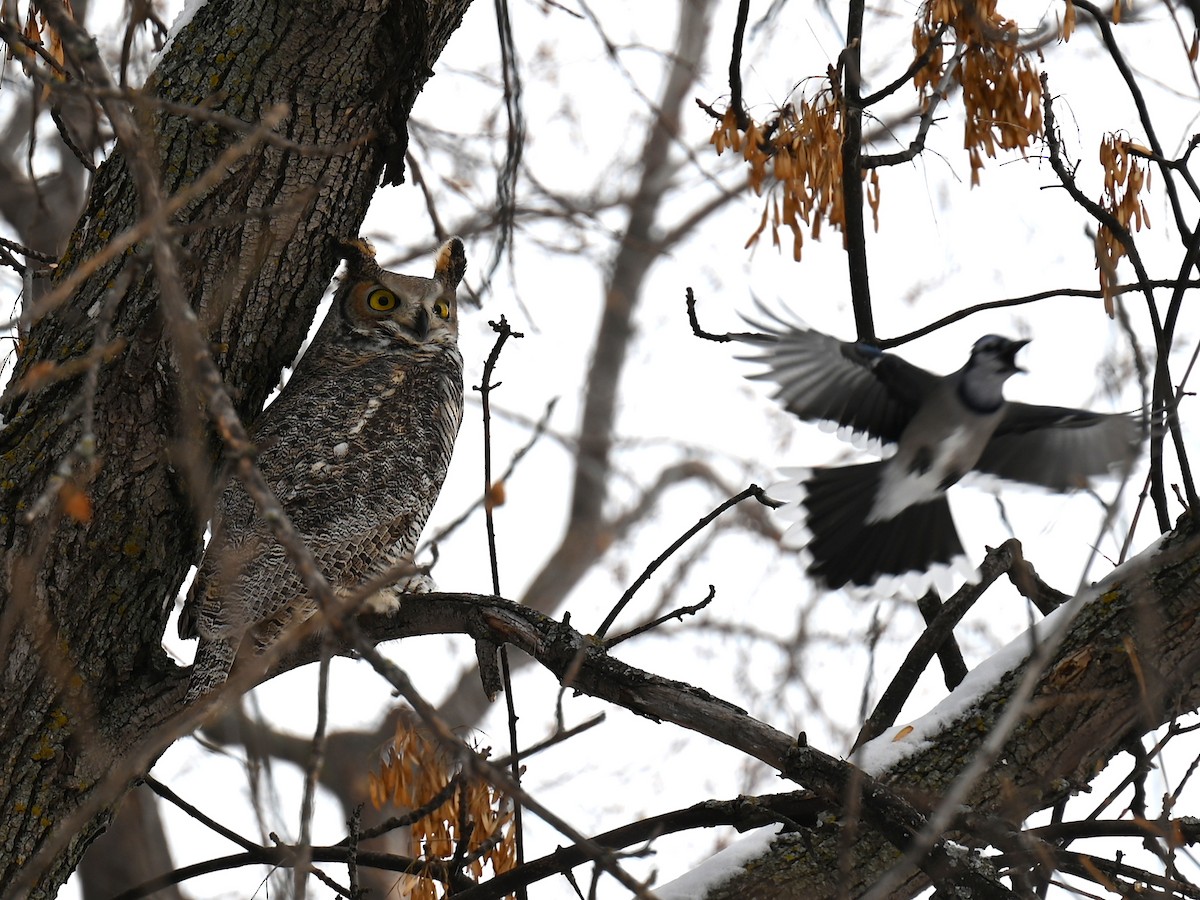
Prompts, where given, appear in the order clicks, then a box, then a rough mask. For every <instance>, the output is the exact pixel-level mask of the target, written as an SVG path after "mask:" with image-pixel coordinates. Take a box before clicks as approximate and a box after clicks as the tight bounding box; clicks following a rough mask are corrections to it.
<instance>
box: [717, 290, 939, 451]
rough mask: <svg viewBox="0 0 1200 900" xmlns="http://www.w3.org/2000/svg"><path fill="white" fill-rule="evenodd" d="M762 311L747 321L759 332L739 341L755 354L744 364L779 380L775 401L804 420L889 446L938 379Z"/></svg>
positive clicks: (759, 375) (761, 376) (758, 375)
mask: <svg viewBox="0 0 1200 900" xmlns="http://www.w3.org/2000/svg"><path fill="white" fill-rule="evenodd" d="M759 309H760V312H761V314H762V315H763V316H765V317H767V318H765V319H764V318H757V319H755V318H749V317H745V318H746V322H747V323H748V324H750V325H751V326H752V327H754V328H756V329H758V333H757V334H741V335H738V336H737V337H738V339H739V340H741V341H744V342H746V343H750V344H754V345H755V347H756V348H757V352H756V353H755V354H753V355H746V356H741V357H739V359H745V360H750V361H753V362H760V363H763V364H765V365H766V366H767V369H766V371H764V372H758V373H756V374H754V375H751V376H750V377H751V378H753V379H756V380H763V381H773V382H775V383H776V384H777V385H778V390H777V391H776V392H775V399H776V400H778V401H779V402H780V403H781V404H782V405H783V406H784V408H785V409H787V410H788V412H790V413H792V414H793V415H796V416H799V417H800V418H801V419H804V420H805V421H810V422H833V423H836V424H837V425H839V426H842V427H845V428H848V429H850V430H851V431H852V432H855V433H859V434H866V435H869V436H870V437H872V438H876V439H877V440H879V441H882V442H883V443H885V444H892V443H896V442H897V441H899V439H900V434H901V432H903V431H904V428H905V426H907V425H908V423H909V421H910V420H911V419H912V417H913V415H914V414H915V412H916V410H917V407H919V406H920V405H921V402H922V400H923V399H924V398H925V397H926V396H927V395H928V394H929V393H930V392H931V391H932V390H933V389H934V388H935V387H936V386H937V384H938V382H939V381H941V378H940V376H937V375H934V374H933V373H932V372H927V371H925V370H924V369H921V368H918V367H917V366H914V365H913V364H912V363H909V362H906V361H904V360H903V359H901V358H900V357H898V356H893V355H892V354H890V353H884V352H883V351H881V350H878V349H876V348H875V347H872V346H870V345H868V344H862V343H851V342H848V341H840V340H838V339H837V338H834V337H830V336H829V335H827V334H822V333H821V332H819V331H812V330H811V329H808V328H803V327H800V326H799V325H797V324H795V323H790V322H786V321H784V320H783V319H781V318H779V317H778V316H777V315H775V314H774V313H771V312H770V311H768V310H766V309H763V308H762V307H760V308H759ZM768 319H769V320H768Z"/></svg>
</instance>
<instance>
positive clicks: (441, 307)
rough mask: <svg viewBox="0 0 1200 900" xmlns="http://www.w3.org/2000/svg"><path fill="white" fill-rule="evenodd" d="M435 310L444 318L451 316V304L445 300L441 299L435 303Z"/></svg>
mask: <svg viewBox="0 0 1200 900" xmlns="http://www.w3.org/2000/svg"><path fill="white" fill-rule="evenodd" d="M433 311H434V312H435V313H437V314H438V315H439V316H441V317H442V318H443V319H448V318H450V304H449V303H447V302H446V301H445V300H439V301H437V302H436V303H434V304H433Z"/></svg>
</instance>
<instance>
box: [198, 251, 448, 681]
mask: <svg viewBox="0 0 1200 900" xmlns="http://www.w3.org/2000/svg"><path fill="white" fill-rule="evenodd" d="M345 250H346V258H347V264H348V272H347V275H346V277H345V280H344V281H343V282H342V284H341V286H340V287H339V288H338V290H337V293H336V294H335V295H334V298H333V304H332V306H331V307H330V310H329V313H328V315H327V316H326V317H325V321H324V322H323V323H322V324H321V327H320V329H319V330H318V331H317V334H316V337H314V338H313V341H312V344H311V345H310V346H309V348H308V350H307V351H306V352H305V353H304V355H303V357H302V358H301V359H300V362H299V364H298V365H297V366H296V369H295V372H294V373H293V375H292V378H291V380H290V381H288V383H287V385H286V386H285V387H284V389H283V390H282V391H281V392H280V394H279V397H278V398H276V400H275V402H274V403H272V404H271V405H270V406H268V407H267V408H266V409H265V410H264V411H263V413H262V415H260V416H259V417H258V419H257V420H256V421H255V422H254V425H253V427H252V428H251V429H250V437H251V439H252V440H253V441H254V443H255V446H256V448H257V451H258V457H257V462H258V467H259V469H260V470H261V471H262V474H263V477H264V478H265V479H266V481H267V484H269V485H270V486H271V489H272V490H273V491H274V492H275V495H276V496H277V497H278V498H279V500H280V502H281V503H282V504H283V507H284V509H285V510H286V511H287V514H288V516H289V517H290V519H291V521H292V524H293V525H295V527H296V529H297V530H298V531H299V532H300V534H301V535H302V536H303V537H304V539H305V541H306V542H307V544H308V546H309V548H311V550H312V551H313V554H314V555H315V557H316V560H317V564H318V565H319V566H320V568H321V571H322V572H323V574H324V575H325V577H326V578H328V579H329V582H330V584H331V585H332V587H333V588H334V590H335V591H340V592H343V593H347V592H351V591H353V590H354V589H356V588H358V587H360V586H361V585H362V584H363V583H364V582H367V581H369V580H370V579H372V578H373V577H376V576H379V575H381V574H382V573H384V572H386V571H388V569H390V568H393V567H394V566H397V565H401V566H402V565H403V564H404V563H407V562H411V560H412V555H413V551H414V550H415V549H416V544H417V538H418V537H419V536H420V534H421V529H422V528H423V527H424V525H425V520H426V519H427V518H428V517H429V511H430V510H431V509H432V508H433V504H434V501H435V500H437V496H438V492H439V491H440V490H441V487H442V481H443V480H444V478H445V475H446V468H447V466H448V465H449V463H450V454H451V452H452V451H453V449H454V439H455V437H456V435H457V434H458V427H459V424H460V423H461V422H462V411H463V380H462V354H461V353H459V350H458V304H457V299H456V294H455V290H456V288H457V287H458V283H459V282H460V281H461V280H462V277H463V273H464V272H465V271H466V265H467V263H466V255H465V253H464V251H463V244H462V241H461V240H459V239H458V238H451V239H450V240H449V241H447V242H446V244H445V245H443V246H442V248H441V250H440V251H438V255H437V263H436V266H435V269H434V276H433V278H417V277H414V276H411V275H398V274H395V273H393V272H386V271H384V270H383V269H381V268H380V267H379V265H378V264H377V263H376V262H375V260H374V259H373V258H372V257H371V256H370V255H368V254H367V253H365V252H364V251H363V249H362V247H361V246H360V245H358V244H348V245H346V246H345ZM432 589H433V583H432V581H431V580H430V579H429V577H428V576H426V575H420V574H417V575H409V576H406V577H402V578H401V579H400V581H399V582H398V583H397V584H396V585H395V586H394V587H392V588H389V589H386V590H384V591H382V592H380V593H379V594H377V595H376V596H375V597H372V598H371V601H370V603H371V605H372V606H373V607H374V608H376V609H387V608H395V605H396V603H397V602H398V600H399V597H398V595H399V594H402V593H425V592H427V591H430V590H432ZM316 610H317V605H316V602H315V601H314V600H312V599H310V598H309V597H308V596H307V592H306V591H305V588H304V585H303V583H302V582H301V580H300V577H299V576H298V575H297V574H296V572H295V570H294V569H293V567H292V564H291V563H290V562H289V561H288V559H287V557H286V554H285V552H284V549H283V547H282V546H281V545H280V544H279V543H278V542H277V541H276V540H275V538H274V537H273V536H272V535H271V532H270V529H269V528H268V526H267V524H266V523H265V522H263V521H262V519H261V518H260V517H259V516H258V515H257V513H256V511H255V509H254V503H253V501H252V500H251V499H250V496H249V495H248V494H247V493H246V491H245V489H244V488H243V487H242V484H241V483H240V482H239V481H236V480H231V481H230V483H229V484H228V485H227V486H226V488H225V490H224V492H223V493H222V494H221V496H220V498H219V500H218V502H217V504H216V508H215V510H214V514H213V519H212V539H211V540H210V542H209V545H208V548H207V550H206V551H205V554H204V559H203V561H202V562H201V564H200V570H199V572H198V573H197V574H196V580H195V582H194V583H193V585H192V588H191V591H190V592H189V593H188V598H187V602H186V603H185V604H184V608H183V613H182V614H181V616H180V619H179V634H180V636H181V637H184V638H189V637H198V638H199V639H200V644H199V647H198V648H197V650H196V661H195V664H194V665H193V667H192V675H191V681H190V684H189V686H188V693H187V699H188V701H192V700H195V699H197V698H198V697H200V696H202V695H204V694H206V693H208V692H209V691H211V690H213V689H214V688H217V687H219V686H220V685H221V684H223V683H224V681H225V679H226V678H227V676H228V673H229V669H230V667H231V666H232V664H233V661H234V659H235V657H237V655H238V654H239V647H240V648H241V649H240V653H242V654H243V655H244V654H248V653H251V652H256V653H260V652H262V650H264V649H265V648H266V647H268V646H269V645H270V644H271V643H273V642H274V641H275V640H276V639H277V638H278V637H279V635H280V633H281V632H282V631H283V630H284V629H285V628H287V627H288V626H289V625H292V624H295V623H299V622H302V621H304V620H305V619H307V618H309V617H310V616H312V615H313V613H315V612H316Z"/></svg>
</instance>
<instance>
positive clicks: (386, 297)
mask: <svg viewBox="0 0 1200 900" xmlns="http://www.w3.org/2000/svg"><path fill="white" fill-rule="evenodd" d="M367 306H369V307H371V309H373V310H375V311H376V312H389V311H390V310H393V309H395V308H396V295H395V294H393V293H392V292H391V291H389V290H388V289H387V288H375V290H373V291H371V293H369V294H367Z"/></svg>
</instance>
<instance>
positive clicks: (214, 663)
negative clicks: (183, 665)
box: [184, 637, 237, 704]
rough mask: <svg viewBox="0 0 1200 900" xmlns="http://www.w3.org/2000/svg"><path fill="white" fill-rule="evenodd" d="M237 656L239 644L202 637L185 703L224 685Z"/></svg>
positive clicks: (197, 648)
mask: <svg viewBox="0 0 1200 900" xmlns="http://www.w3.org/2000/svg"><path fill="white" fill-rule="evenodd" d="M236 656H237V644H235V643H230V642H229V641H222V640H209V639H207V638H204V637H202V638H200V643H199V645H198V646H197V647H196V661H195V662H194V663H193V664H192V676H191V680H190V681H189V682H188V689H187V695H186V697H185V698H184V703H187V704H191V703H194V702H196V701H197V700H199V699H200V698H201V697H203V696H204V695H205V694H207V693H210V692H211V691H215V690H216V689H217V688H219V687H220V686H221V685H223V684H224V683H225V679H227V678H228V677H229V670H230V669H231V668H232V667H233V660H234V658H235V657H236Z"/></svg>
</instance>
